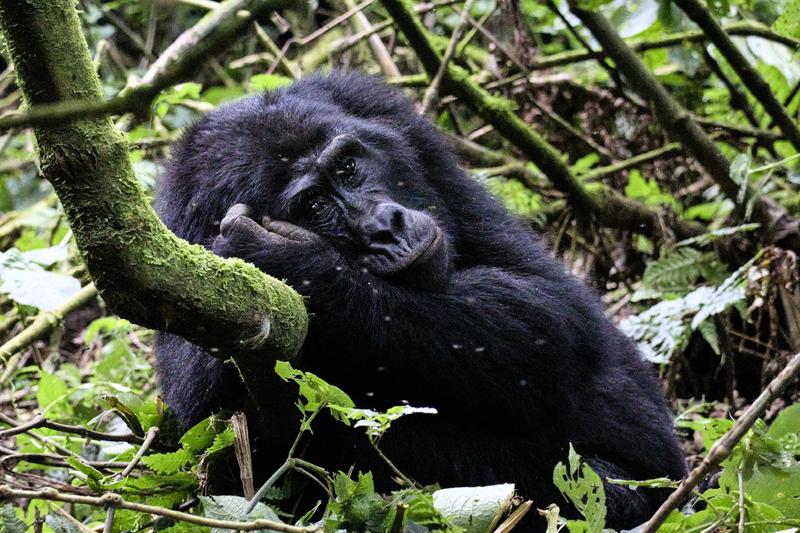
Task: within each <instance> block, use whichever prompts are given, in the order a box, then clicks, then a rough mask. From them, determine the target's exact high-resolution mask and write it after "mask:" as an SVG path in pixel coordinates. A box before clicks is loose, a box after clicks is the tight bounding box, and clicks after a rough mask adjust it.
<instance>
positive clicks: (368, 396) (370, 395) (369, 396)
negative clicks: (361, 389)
mask: <svg viewBox="0 0 800 533" xmlns="http://www.w3.org/2000/svg"><path fill="white" fill-rule="evenodd" d="M373 396H375V393H374V392H368V393H367V394H366V397H367V398H372V397H373Z"/></svg>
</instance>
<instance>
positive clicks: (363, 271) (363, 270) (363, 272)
mask: <svg viewBox="0 0 800 533" xmlns="http://www.w3.org/2000/svg"><path fill="white" fill-rule="evenodd" d="M367 272H369V271H368V270H367V269H366V268H364V267H361V273H362V274H366V273H367Z"/></svg>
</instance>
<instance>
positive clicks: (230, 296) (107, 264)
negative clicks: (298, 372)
mask: <svg viewBox="0 0 800 533" xmlns="http://www.w3.org/2000/svg"><path fill="white" fill-rule="evenodd" d="M0 28H1V29H2V30H3V32H4V35H5V37H6V40H7V43H8V47H9V50H11V56H12V59H13V60H14V63H15V69H16V71H17V73H18V80H19V82H20V85H21V87H22V89H23V92H24V95H25V98H26V100H27V101H28V102H29V103H30V104H31V107H32V108H33V109H35V108H36V105H37V104H39V103H49V102H53V101H58V100H74V99H84V100H86V99H88V100H99V99H100V97H101V94H100V85H99V80H98V79H97V76H96V74H95V72H94V70H93V68H92V63H91V58H90V57H89V53H88V49H87V47H86V42H85V40H84V38H83V34H82V32H81V28H80V22H79V20H78V17H77V13H76V12H75V9H74V7H73V5H72V1H71V0H48V1H39V2H29V1H28V0H9V1H7V2H2V3H1V4H0ZM56 29H57V31H56ZM35 133H36V139H37V144H38V149H39V152H40V156H41V164H42V172H43V174H44V176H45V177H46V178H47V179H48V180H49V181H50V182H51V183H52V184H53V187H54V188H55V191H56V194H57V195H58V197H59V199H60V200H61V203H62V205H63V206H64V211H65V214H66V217H67V220H68V222H69V224H70V227H71V228H72V230H73V233H74V235H75V240H76V242H77V244H78V247H79V249H80V251H81V254H82V256H83V259H84V261H85V263H86V266H87V269H88V270H89V272H90V274H91V275H92V277H93V278H94V280H95V281H96V284H97V286H98V288H99V290H100V291H101V293H102V296H103V298H104V299H105V301H106V303H107V304H108V305H109V307H110V308H111V309H112V310H113V311H114V312H116V313H117V314H119V315H120V316H122V317H125V318H127V319H129V320H131V321H133V322H136V323H139V324H142V325H145V326H148V327H152V328H155V329H162V330H169V331H171V332H174V333H177V334H179V335H182V336H184V337H186V338H187V339H188V340H190V341H191V342H193V343H195V344H198V345H201V346H204V347H206V348H210V349H211V348H213V349H218V351H219V353H228V354H232V355H233V357H234V358H235V359H236V360H237V365H239V366H240V367H241V368H242V369H243V375H244V376H245V379H246V380H252V383H249V384H248V388H250V389H251V390H257V389H258V388H259V387H258V382H259V380H261V379H263V375H264V373H263V369H264V368H265V367H264V361H263V359H264V357H265V356H266V357H269V358H271V359H275V358H284V359H285V358H290V357H292V356H293V355H294V354H296V353H297V351H298V350H299V348H300V346H301V345H302V342H303V340H304V338H305V334H306V331H307V327H308V316H307V314H306V311H305V308H304V304H303V299H302V298H301V297H300V295H299V294H297V293H296V292H295V291H294V290H292V289H291V288H290V287H288V286H287V285H285V284H284V283H281V282H280V281H278V280H276V279H274V278H272V277H270V276H267V275H265V274H263V273H262V272H260V271H259V270H258V269H257V268H255V267H254V266H252V265H250V264H247V263H244V262H243V261H239V260H224V259H221V258H219V257H216V256H214V255H213V254H211V253H210V252H208V251H207V250H205V249H204V248H202V247H200V246H195V245H190V244H188V243H186V242H184V241H182V240H180V239H178V238H177V237H176V236H175V235H173V234H172V233H171V232H170V231H169V230H167V228H166V227H165V226H164V225H163V224H162V223H161V221H160V220H159V219H158V217H157V216H156V214H155V212H154V211H153V210H152V208H151V207H150V205H149V203H148V201H147V198H146V196H145V193H144V191H143V190H142V188H141V187H140V185H139V183H138V181H137V180H136V178H135V176H134V174H133V169H132V167H131V163H130V160H129V157H128V146H127V142H126V140H125V137H124V136H123V135H122V134H121V133H119V132H118V131H116V130H115V129H114V128H113V127H112V125H111V121H110V120H109V119H107V118H101V119H91V120H77V121H74V122H71V123H65V124H60V125H56V126H52V127H47V128H37V129H36V130H35Z"/></svg>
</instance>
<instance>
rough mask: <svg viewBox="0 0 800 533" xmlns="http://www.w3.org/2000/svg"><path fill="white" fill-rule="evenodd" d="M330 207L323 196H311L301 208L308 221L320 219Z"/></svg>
mask: <svg viewBox="0 0 800 533" xmlns="http://www.w3.org/2000/svg"><path fill="white" fill-rule="evenodd" d="M328 207H330V202H329V201H328V199H327V198H325V197H324V196H319V195H317V196H312V197H311V198H309V199H308V200H307V201H306V202H305V205H304V206H303V211H304V212H305V215H306V217H307V218H309V219H312V220H313V219H317V218H321V217H322V215H324V214H325V212H326V211H327V210H328Z"/></svg>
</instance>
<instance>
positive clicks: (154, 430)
mask: <svg viewBox="0 0 800 533" xmlns="http://www.w3.org/2000/svg"><path fill="white" fill-rule="evenodd" d="M157 436H158V426H153V427H151V428H150V429H148V430H147V434H146V435H145V436H144V442H143V443H142V445H141V446H140V447H139V449H138V450H137V451H136V454H135V455H134V456H133V458H132V459H131V461H130V463H128V466H126V467H125V470H123V471H122V472H120V473H119V474H117V475H116V476H114V479H115V480H116V481H119V480H122V479H123V478H125V477H127V476H128V474H130V473H131V472H132V471H133V469H134V468H136V465H137V464H139V461H140V460H141V459H142V457H144V454H145V453H147V450H149V449H150V446H151V445H152V444H153V441H154V440H155V439H156V437H157Z"/></svg>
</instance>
